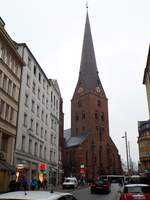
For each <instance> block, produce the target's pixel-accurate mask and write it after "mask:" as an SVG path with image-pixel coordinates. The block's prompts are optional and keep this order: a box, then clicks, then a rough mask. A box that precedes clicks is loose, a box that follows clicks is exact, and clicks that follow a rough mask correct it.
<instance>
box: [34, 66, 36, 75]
mask: <svg viewBox="0 0 150 200" xmlns="http://www.w3.org/2000/svg"><path fill="white" fill-rule="evenodd" d="M33 73H34V75H35V76H36V66H35V65H34V71H33Z"/></svg>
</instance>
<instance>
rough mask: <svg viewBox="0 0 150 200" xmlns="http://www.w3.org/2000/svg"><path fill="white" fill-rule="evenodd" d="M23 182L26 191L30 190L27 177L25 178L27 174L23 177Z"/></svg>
mask: <svg viewBox="0 0 150 200" xmlns="http://www.w3.org/2000/svg"><path fill="white" fill-rule="evenodd" d="M21 184H22V187H23V190H24V191H26V190H28V182H27V179H26V178H25V176H23V177H22V181H21Z"/></svg>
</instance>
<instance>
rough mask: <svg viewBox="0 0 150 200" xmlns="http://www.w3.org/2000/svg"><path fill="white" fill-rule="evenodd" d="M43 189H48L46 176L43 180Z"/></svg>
mask: <svg viewBox="0 0 150 200" xmlns="http://www.w3.org/2000/svg"><path fill="white" fill-rule="evenodd" d="M42 186H43V190H47V179H46V178H44V179H43V181H42Z"/></svg>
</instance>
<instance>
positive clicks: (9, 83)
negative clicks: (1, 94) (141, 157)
mask: <svg viewBox="0 0 150 200" xmlns="http://www.w3.org/2000/svg"><path fill="white" fill-rule="evenodd" d="M11 90H12V81H11V80H10V79H9V81H8V94H9V95H11Z"/></svg>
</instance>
